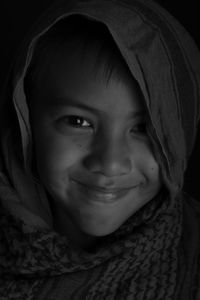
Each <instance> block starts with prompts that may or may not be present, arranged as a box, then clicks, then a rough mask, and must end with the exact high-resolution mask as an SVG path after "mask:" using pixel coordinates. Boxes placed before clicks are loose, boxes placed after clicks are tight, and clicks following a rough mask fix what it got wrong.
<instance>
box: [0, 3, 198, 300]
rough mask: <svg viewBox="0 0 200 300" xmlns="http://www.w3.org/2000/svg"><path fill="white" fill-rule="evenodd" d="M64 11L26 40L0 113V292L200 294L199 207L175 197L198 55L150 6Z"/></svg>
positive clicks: (18, 295) (188, 137)
mask: <svg viewBox="0 0 200 300" xmlns="http://www.w3.org/2000/svg"><path fill="white" fill-rule="evenodd" d="M66 6H67V7H65V3H63V4H62V5H61V4H60V5H59V8H57V9H54V10H53V13H52V15H53V19H52V16H51V19H50V23H48V21H47V24H46V25H45V26H44V25H43V26H42V28H40V30H39V31H38V33H37V34H36V35H35V37H34V39H33V40H32V42H31V44H30V45H29V48H28V50H27V51H26V55H25V61H24V63H21V62H20V63H21V65H20V66H19V67H16V69H17V70H18V71H17V75H16V76H15V79H14V83H13V85H14V92H13V101H14V107H13V108H14V109H13V108H12V110H9V111H6V108H2V111H4V114H5V115H6V118H5V119H6V120H4V122H3V121H2V128H4V132H2V152H3V166H4V169H2V182H3V183H2V188H1V190H2V192H1V194H2V218H1V220H2V225H3V226H2V228H4V229H2V231H3V233H2V234H1V236H2V238H1V239H2V249H1V256H2V257H4V258H3V259H2V262H1V269H2V271H1V274H2V287H1V289H0V292H1V295H2V297H5V295H8V297H10V298H9V299H193V298H192V297H193V296H194V297H196V299H198V298H197V297H198V284H199V281H198V272H197V267H198V263H197V260H198V257H199V246H197V245H196V244H197V242H198V237H197V235H198V234H196V235H195V236H193V235H191V237H190V247H188V244H187V243H185V240H186V239H188V238H189V235H188V233H187V232H186V231H185V228H186V227H185V224H186V223H187V230H188V228H191V230H194V231H195V230H196V231H197V232H198V225H199V219H198V216H197V214H198V213H199V204H198V203H196V202H195V201H194V200H191V199H189V197H188V196H185V195H184V194H183V193H182V191H181V188H182V182H183V173H184V171H185V167H186V160H187V159H188V157H189V155H190V153H191V150H192V147H191V145H192V144H193V141H194V137H195V127H196V125H194V126H193V125H192V124H194V123H195V122H196V123H195V124H197V121H198V115H199V111H197V109H198V107H199V106H198V101H199V98H198V97H197V93H196V94H195V93H194V90H195V89H194V84H195V80H196V91H197V88H198V89H199V77H198V76H199V70H200V59H199V53H198V51H197V49H196V48H195V45H193V42H192V41H191V40H190V38H189V37H188V35H186V34H185V32H184V34H183V36H182V30H183V29H182V27H180V26H179V25H177V23H176V22H175V21H174V20H173V19H172V18H171V17H170V16H169V15H168V14H167V13H166V12H164V11H163V10H162V9H160V8H159V7H157V6H156V5H155V4H153V3H151V2H147V1H145V2H143V1H141V2H137V1H133V2H131V1H103V2H102V1H101V2H100V1H86V2H85V1H84V2H83V1H76V3H73V2H72V3H69V4H68V5H66ZM163 15H165V17H166V18H167V20H168V21H165V19H164V18H163ZM167 22H169V23H170V25H171V26H172V25H173V26H174V27H173V30H174V31H176V34H179V38H180V39H181V43H179V42H177V40H176V39H175V34H174V31H172V30H171V32H170V26H169V23H167ZM50 24H51V26H50ZM156 26H157V27H156ZM156 28H158V29H156ZM188 40H189V42H190V43H189V45H188ZM182 48H183V49H184V51H183V49H182ZM183 53H184V55H187V63H186V60H185V57H184V55H183ZM192 54H193V55H192ZM18 68H19V69H18ZM191 69H192V70H193V72H191ZM180 74H181V75H182V76H183V78H184V82H185V79H186V78H187V81H186V82H187V87H186V88H184V86H183V85H182V83H183V78H182V77H181V76H180ZM188 96H189V97H190V103H189V104H188ZM8 101H9V100H7V102H6V106H7V107H8V103H9V102H8ZM192 104H193V105H192ZM11 105H12V104H11V103H10V106H11ZM16 116H17V118H16ZM17 119H18V120H17ZM8 120H12V122H13V123H12V124H10V123H9V122H8ZM191 120H193V122H192V124H191ZM14 122H15V123H14ZM17 122H19V123H17ZM8 123H9V124H8ZM13 124H14V126H13ZM18 124H19V126H18ZM19 130H20V133H19ZM20 135H21V138H20ZM11 145H14V146H15V149H11V147H10V146H11ZM13 150H14V151H13ZM11 187H13V190H12V188H11ZM5 191H6V192H5ZM15 193H16V194H15ZM194 206H195V210H196V212H194V211H195V210H194V208H193V207H194ZM191 220H192V221H193V224H191V225H190V224H189V222H191ZM188 224H189V225H188ZM5 228H6V231H5ZM5 236H6V241H8V242H5V240H4V239H3V237H5ZM193 245H195V246H193ZM193 247H194V248H193ZM194 252H195V254H194ZM189 261H193V262H194V261H195V263H194V267H193V269H192V270H191V269H190V268H188V267H187V266H188V262H189ZM58 275H59V276H58ZM3 276H4V277H5V278H3ZM183 290H184V293H183Z"/></svg>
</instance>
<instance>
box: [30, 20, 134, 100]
mask: <svg viewBox="0 0 200 300" xmlns="http://www.w3.org/2000/svg"><path fill="white" fill-rule="evenodd" d="M68 43H70V45H71V44H72V45H73V48H74V51H79V54H80V56H81V59H82V60H83V61H84V59H85V58H86V57H87V55H88V54H90V53H91V51H92V50H93V51H94V53H95V55H96V57H95V60H96V61H95V64H94V68H93V70H94V76H97V75H99V73H100V71H101V76H102V80H105V82H106V84H108V83H109V81H110V79H111V78H113V77H114V78H115V80H118V81H120V79H121V78H122V76H123V75H124V76H127V75H128V74H130V70H129V68H128V65H127V64H126V62H125V60H124V58H123V56H122V54H121V52H120V50H119V49H118V47H117V45H116V43H115V41H114V40H113V38H112V35H111V34H110V32H109V30H108V29H107V27H106V26H105V25H104V24H102V23H100V22H97V21H91V20H89V19H88V18H86V17H83V16H80V15H73V16H69V17H67V18H64V19H62V20H60V21H58V22H57V23H56V24H55V25H53V26H52V27H51V28H50V29H49V30H48V31H47V32H46V33H45V34H44V35H42V36H41V37H40V38H39V39H38V41H37V43H36V46H35V49H34V53H33V57H32V60H31V63H30V65H29V67H28V70H27V74H26V77H25V81H24V85H25V92H26V95H27V96H28V98H31V95H32V94H33V91H35V90H37V82H38V78H39V74H40V72H41V67H42V66H43V65H44V64H45V63H47V62H49V60H51V58H53V56H54V55H55V53H57V52H58V51H60V50H62V49H66V47H67V44H68ZM102 71H103V73H102Z"/></svg>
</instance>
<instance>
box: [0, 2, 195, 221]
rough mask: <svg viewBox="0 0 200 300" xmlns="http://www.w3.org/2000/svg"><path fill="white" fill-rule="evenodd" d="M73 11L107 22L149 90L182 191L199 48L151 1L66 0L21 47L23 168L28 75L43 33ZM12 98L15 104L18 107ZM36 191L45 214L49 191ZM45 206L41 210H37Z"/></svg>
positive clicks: (158, 133)
mask: <svg viewBox="0 0 200 300" xmlns="http://www.w3.org/2000/svg"><path fill="white" fill-rule="evenodd" d="M121 10H122V11H121ZM52 11H53V13H52ZM73 14H75V15H76V14H80V15H83V16H85V17H87V18H90V19H91V20H93V21H98V22H102V23H103V24H105V25H106V26H107V28H108V30H109V31H110V33H111V35H112V37H113V38H114V40H115V42H116V44H117V46H118V48H119V49H120V51H121V53H122V55H123V57H124V59H125V61H126V63H127V64H128V66H129V68H130V71H131V73H132V74H133V76H134V77H135V79H136V80H137V81H138V83H139V86H140V88H141V90H142V92H143V95H144V98H145V101H146V106H147V109H148V111H149V113H150V116H151V120H152V124H153V128H154V129H153V130H154V131H155V132H154V136H155V137H156V139H157V141H156V142H155V143H154V144H155V147H156V148H157V150H156V154H157V155H158V156H160V154H161V157H160V158H159V157H158V159H160V160H161V165H162V171H163V176H164V177H165V180H166V181H167V182H168V185H170V188H171V189H172V190H175V191H177V190H180V188H181V187H182V185H183V174H184V171H185V168H186V164H187V160H188V158H189V156H190V154H191V152H192V149H193V145H194V141H195V136H196V131H197V124H198V119H199V101H198V100H199V94H200V92H199V76H200V75H199V69H200V68H199V65H200V62H199V52H198V49H197V48H196V46H195V45H194V42H193V40H192V39H191V38H190V36H189V35H188V34H187V32H186V31H185V30H184V29H183V28H182V27H181V26H180V25H179V24H178V23H177V21H175V20H174V19H173V17H171V16H170V15H169V14H168V13H166V11H164V10H163V9H162V8H160V7H158V6H157V5H155V4H154V3H153V2H151V1H150V2H149V1H133V2H132V1H67V2H66V1H62V2H61V3H59V4H57V5H56V6H55V7H54V8H53V9H52V10H50V12H49V15H47V16H45V17H42V18H41V22H40V23H39V25H38V28H39V29H37V30H34V33H33V34H32V35H31V38H30V37H29V39H28V40H27V41H26V43H25V45H24V47H23V48H22V49H21V51H20V53H22V55H20V57H19V58H18V60H17V64H16V66H15V69H14V71H13V73H14V76H13V77H14V80H13V81H12V83H11V84H12V87H13V88H14V94H13V104H14V110H15V111H16V114H17V118H18V124H19V127H20V134H21V141H22V149H23V160H24V164H23V165H22V166H19V168H20V169H21V170H22V169H23V172H24V173H25V174H26V175H25V177H26V179H27V172H28V170H29V169H30V168H29V166H28V165H29V164H30V161H31V149H32V141H31V129H30V124H29V114H28V108H27V104H26V97H25V94H24V90H23V78H24V76H25V74H26V70H27V68H28V65H29V63H30V61H31V57H32V54H33V51H34V47H35V44H36V43H37V40H38V38H39V37H41V36H42V35H43V34H44V33H45V32H46V31H47V30H48V29H49V28H50V27H51V26H52V25H53V24H55V23H56V22H58V21H59V20H61V19H62V18H65V17H67V16H69V15H73ZM124 15H126V18H124ZM44 20H45V22H44ZM46 20H47V21H46ZM186 82H187V85H186V84H185V83H186ZM10 98H11V97H10ZM11 101H12V100H11V99H10V105H12V106H13V104H12V103H11ZM6 105H8V104H7V103H6ZM2 112H3V118H2V119H5V112H4V109H2ZM9 113H10V112H9ZM6 118H7V119H8V120H9V119H10V117H7V116H6ZM10 127H12V126H11V124H6V128H5V125H4V124H3V125H2V128H4V129H3V135H4V137H3V141H2V143H3V148H4V149H5V151H4V153H6V154H5V156H8V153H9V151H8V149H7V148H8V147H9V146H10V145H9V142H8V141H6V140H7V139H8V136H7V134H8V131H9V130H10ZM5 136H6V137H5ZM7 143H8V144H7ZM158 144H159V145H158ZM10 156H11V157H9V158H8V157H7V159H5V160H6V161H8V163H7V165H6V168H7V171H8V173H10V175H9V176H11V173H12V176H14V177H15V179H14V178H13V180H17V181H18V180H19V178H20V176H19V174H17V175H14V174H13V172H14V173H15V171H14V170H13V169H12V166H11V163H10V162H11V161H13V160H15V158H12V156H13V154H12V153H10ZM15 163H16V162H15ZM14 169H15V167H14ZM30 177H31V175H30ZM30 181H31V180H28V182H27V184H28V185H29V188H30V186H31V185H32V183H31V182H30ZM13 184H14V183H13ZM14 185H15V184H14ZM16 185H18V186H20V183H19V184H18V183H17V182H16ZM29 188H28V189H29ZM20 193H23V194H26V193H27V192H25V191H21V192H20ZM32 193H33V194H35V193H36V195H35V197H36V198H38V193H39V194H40V193H41V195H40V197H39V198H40V203H39V204H38V205H39V206H42V207H43V217H44V215H45V211H47V206H48V205H47V203H46V202H47V201H46V200H44V193H43V191H41V188H40V187H37V192H35V186H34V187H33V191H32ZM35 197H33V199H32V201H30V202H32V203H29V204H27V199H25V202H26V203H24V204H25V205H26V206H27V205H28V206H30V209H31V210H33V212H35V209H36V208H34V207H33V206H34V205H36V203H37V202H38V200H36V199H35ZM33 203H35V204H34V205H33ZM40 209H41V208H39V209H38V208H37V209H36V210H37V214H38V212H39V211H41V210H40ZM48 215H49V213H48ZM46 218H49V216H46Z"/></svg>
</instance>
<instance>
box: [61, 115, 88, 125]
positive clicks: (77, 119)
mask: <svg viewBox="0 0 200 300" xmlns="http://www.w3.org/2000/svg"><path fill="white" fill-rule="evenodd" d="M61 120H62V122H64V123H65V124H67V125H68V126H71V127H76V128H91V127H92V124H91V123H90V121H89V120H87V119H85V118H84V117H81V116H75V115H71V116H65V117H63V118H62V119H61Z"/></svg>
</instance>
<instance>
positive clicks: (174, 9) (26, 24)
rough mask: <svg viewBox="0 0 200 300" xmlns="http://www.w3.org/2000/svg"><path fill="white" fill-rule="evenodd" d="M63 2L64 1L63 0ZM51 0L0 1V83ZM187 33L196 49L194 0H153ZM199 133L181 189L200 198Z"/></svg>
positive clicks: (198, 27)
mask: <svg viewBox="0 0 200 300" xmlns="http://www.w3.org/2000/svg"><path fill="white" fill-rule="evenodd" d="M66 1H67V0H66ZM52 2H53V0H40V1H39V0H26V1H25V0H21V1H20V0H17V1H16V0H3V1H2V0H1V3H0V12H1V17H0V38H1V43H0V59H1V65H0V66H1V67H0V82H3V81H4V78H5V76H6V73H7V69H8V67H9V65H10V62H12V60H13V57H14V54H15V53H16V49H17V48H18V45H19V43H20V42H21V40H22V39H23V37H24V36H25V34H26V33H27V32H28V30H29V28H30V27H31V25H32V24H33V22H34V21H35V20H36V19H37V17H38V16H39V15H40V14H41V13H42V12H43V11H44V10H45V8H46V6H48V5H49V4H51V3H52ZM157 2H158V3H160V4H161V5H162V6H163V7H165V8H166V9H167V10H168V11H169V12H170V13H171V14H172V15H173V16H175V17H176V18H177V19H178V20H179V22H180V23H182V24H183V26H184V27H185V28H186V29H187V30H188V31H189V32H190V34H191V35H192V36H193V38H194V40H195V41H196V43H197V45H198V47H199V48H200V16H199V15H200V10H199V9H198V8H197V3H198V0H187V1H184V0H183V2H182V1H181V0H179V1H178V0H168V1H167V0H166V1H165V0H157ZM199 169H200V133H199V134H198V137H197V142H196V146H195V148H194V151H193V155H192V157H191V159H190V161H189V165H188V170H187V172H186V179H185V188H184V189H185V190H186V191H188V192H189V193H190V194H191V195H193V196H194V197H195V198H197V199H199V200H200V172H199Z"/></svg>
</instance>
